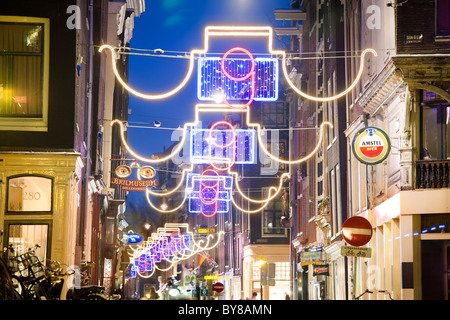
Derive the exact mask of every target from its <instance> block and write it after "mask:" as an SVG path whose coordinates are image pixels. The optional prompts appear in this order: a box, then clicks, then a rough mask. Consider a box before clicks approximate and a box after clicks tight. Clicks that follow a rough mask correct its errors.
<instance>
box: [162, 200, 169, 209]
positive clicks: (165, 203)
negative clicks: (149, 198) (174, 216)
mask: <svg viewBox="0 0 450 320" xmlns="http://www.w3.org/2000/svg"><path fill="white" fill-rule="evenodd" d="M160 207H161V209H163V210H167V208H168V207H169V206H168V205H167V202H166V199H163V201H162V203H161V206H160Z"/></svg>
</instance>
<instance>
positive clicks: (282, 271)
mask: <svg viewBox="0 0 450 320" xmlns="http://www.w3.org/2000/svg"><path fill="white" fill-rule="evenodd" d="M290 275H291V267H290V264H289V262H275V280H289V279H290Z"/></svg>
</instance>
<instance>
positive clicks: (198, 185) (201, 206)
mask: <svg viewBox="0 0 450 320" xmlns="http://www.w3.org/2000/svg"><path fill="white" fill-rule="evenodd" d="M186 190H187V191H186V192H187V194H186V196H187V198H188V200H189V201H188V211H189V212H190V213H201V212H202V210H203V213H206V214H213V213H228V212H229V210H230V201H231V195H232V190H233V177H232V176H228V175H219V176H217V177H216V176H207V177H206V178H205V176H202V175H201V174H199V173H189V174H188V175H187V177H186ZM202 199H203V201H202Z"/></svg>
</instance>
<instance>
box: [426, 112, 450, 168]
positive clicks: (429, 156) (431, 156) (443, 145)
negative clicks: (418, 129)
mask: <svg viewBox="0 0 450 320" xmlns="http://www.w3.org/2000/svg"><path fill="white" fill-rule="evenodd" d="M421 113H422V114H421V116H422V123H421V125H422V141H421V143H422V159H423V160H444V159H450V121H449V117H450V106H449V104H448V103H433V104H422V109H421Z"/></svg>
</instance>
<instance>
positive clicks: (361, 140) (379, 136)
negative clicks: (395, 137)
mask: <svg viewBox="0 0 450 320" xmlns="http://www.w3.org/2000/svg"><path fill="white" fill-rule="evenodd" d="M390 150H391V142H390V139H389V137H388V135H387V134H386V133H385V132H384V131H383V130H381V129H379V128H375V127H366V128H364V129H362V130H360V131H358V132H357V133H356V134H355V136H354V138H353V142H352V151H353V154H354V155H355V157H356V159H358V161H360V162H362V163H364V164H368V165H374V164H377V163H380V162H383V161H384V160H385V159H386V158H387V156H388V155H389V151H390Z"/></svg>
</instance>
